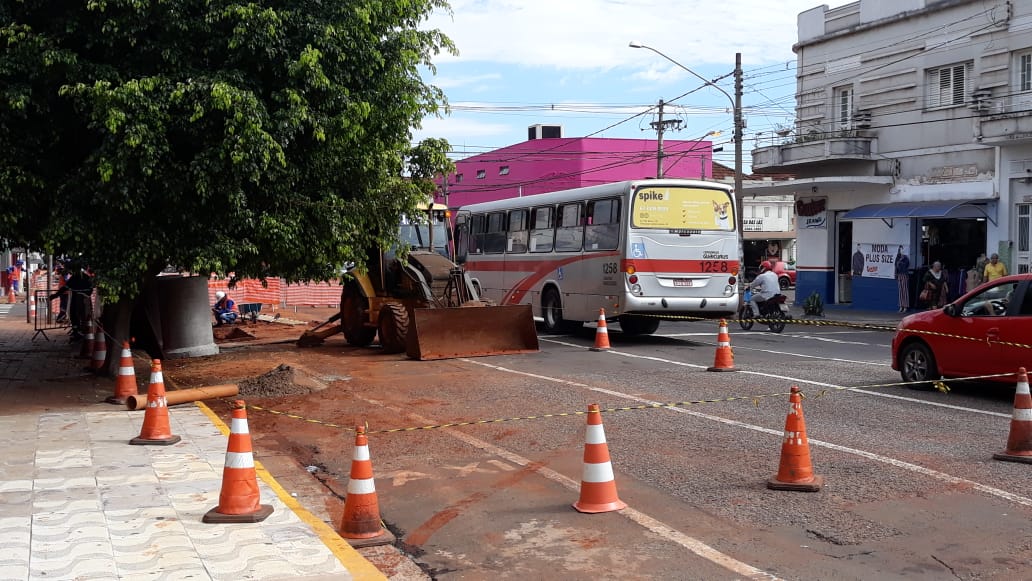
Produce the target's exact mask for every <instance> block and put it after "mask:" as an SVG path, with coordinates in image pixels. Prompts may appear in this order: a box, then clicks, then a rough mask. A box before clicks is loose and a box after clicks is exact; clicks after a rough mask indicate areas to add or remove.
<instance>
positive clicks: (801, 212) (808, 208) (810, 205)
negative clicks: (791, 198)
mask: <svg viewBox="0 0 1032 581" xmlns="http://www.w3.org/2000/svg"><path fill="white" fill-rule="evenodd" d="M796 217H797V222H798V224H797V226H798V227H799V228H801V229H804V230H812V229H820V230H827V228H828V198H812V199H809V200H796Z"/></svg>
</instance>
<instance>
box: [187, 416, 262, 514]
mask: <svg viewBox="0 0 1032 581" xmlns="http://www.w3.org/2000/svg"><path fill="white" fill-rule="evenodd" d="M260 501H261V493H260V492H259V491H258V474H257V473H256V472H255V470H254V453H253V451H252V448H251V432H250V430H249V429H248V428H247V405H246V404H244V402H243V400H239V399H238V400H236V401H234V402H233V418H232V420H231V421H230V424H229V445H228V446H227V447H226V463H225V465H224V466H223V468H222V491H221V492H220V493H219V505H218V506H216V507H215V508H213V509H211V510H209V511H208V512H207V513H205V514H204V517H203V518H202V519H201V521H202V522H206V523H255V522H261V521H263V520H265V519H266V518H268V517H269V515H270V514H272V506H270V505H268V504H261V503H260Z"/></svg>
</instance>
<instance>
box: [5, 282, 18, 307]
mask: <svg viewBox="0 0 1032 581" xmlns="http://www.w3.org/2000/svg"><path fill="white" fill-rule="evenodd" d="M17 302H18V295H16V294H15V293H14V287H13V286H12V287H10V288H9V289H8V290H7V304H9V305H13V304H14V303H17Z"/></svg>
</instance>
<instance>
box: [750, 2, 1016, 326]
mask: <svg viewBox="0 0 1032 581" xmlns="http://www.w3.org/2000/svg"><path fill="white" fill-rule="evenodd" d="M793 48H794V51H795V52H796V55H797V57H796V58H797V80H796V81H797V88H796V116H797V118H796V123H795V126H794V128H793V132H792V134H791V135H789V136H787V137H786V138H785V139H784V140H783V141H782V142H780V143H777V144H772V145H770V146H767V147H758V148H756V149H754V150H753V151H752V162H753V163H752V166H753V170H754V171H775V172H791V173H794V174H796V175H797V176H798V178H797V179H794V180H790V181H788V182H772V183H770V184H761V185H756V186H750V187H746V188H744V189H745V191H744V194H745V195H746V196H749V195H750V194H753V195H758V196H767V195H791V196H792V197H793V199H794V200H795V209H796V214H797V218H796V220H797V221H796V232H797V239H798V242H797V252H798V254H797V270H798V281H797V297H798V298H797V300H802V299H804V298H805V297H806V296H808V295H809V294H811V293H812V292H815V291H816V292H818V293H819V294H821V295H822V297H823V298H824V300H825V302H828V303H844V302H852V303H853V306H854V307H856V308H865V309H876V310H895V309H897V308H898V307H899V303H898V298H897V297H898V295H899V286H898V281H897V278H896V276H895V274H896V273H895V262H896V257H897V256H898V255H900V254H903V255H906V256H907V258H908V260H909V264H910V268H909V288H908V290H907V292H908V293H909V294H910V295H911V301H910V303H911V306H916V301H915V300H913V299H914V297H915V296H916V288H917V281H918V280H919V278H920V277H921V276H922V275H923V273H924V271H925V270H926V269H927V267H928V266H929V265H930V264H931V263H932V262H933V261H940V262H942V263H943V266H944V268H945V269H946V270H947V275H948V277H949V281H950V296H951V298H953V297H956V296H959V294H960V293H961V292H963V291H965V290H967V289H968V287H969V286H970V285H972V284H974V283H975V282H977V279H976V278H975V277H974V275H973V273H974V272H975V271H976V270H977V269H976V265H978V264H979V261H980V260H981V258H982V256H981V255H982V254H990V255H991V254H993V253H998V254H999V255H1000V259H1001V261H1003V262H1004V263H1005V264H1006V265H1007V267H1008V270H1009V271H1010V272H1029V271H1030V266H1032V254H1030V242H1032V240H1030V236H1032V234H1030V227H1029V226H1030V218H1032V2H1006V1H1002V0H1001V1H993V0H935V1H933V0H891V1H890V0H861V1H859V2H853V3H851V4H848V5H845V6H841V7H839V8H835V9H828V8H827V6H818V7H816V8H813V9H811V10H808V11H806V12H803V13H801V14H800V15H799V17H798V43H797V44H796V45H795V46H794V47H793Z"/></svg>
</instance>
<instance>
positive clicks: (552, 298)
mask: <svg viewBox="0 0 1032 581" xmlns="http://www.w3.org/2000/svg"><path fill="white" fill-rule="evenodd" d="M541 318H542V319H544V322H545V323H544V327H545V331H546V332H548V333H562V332H563V331H566V330H567V329H569V327H570V324H569V323H568V322H567V321H565V320H563V301H562V299H561V298H560V297H559V291H557V290H555V289H554V288H550V289H548V290H546V291H545V295H544V296H543V297H541Z"/></svg>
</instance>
